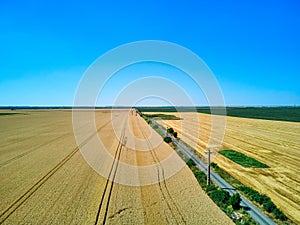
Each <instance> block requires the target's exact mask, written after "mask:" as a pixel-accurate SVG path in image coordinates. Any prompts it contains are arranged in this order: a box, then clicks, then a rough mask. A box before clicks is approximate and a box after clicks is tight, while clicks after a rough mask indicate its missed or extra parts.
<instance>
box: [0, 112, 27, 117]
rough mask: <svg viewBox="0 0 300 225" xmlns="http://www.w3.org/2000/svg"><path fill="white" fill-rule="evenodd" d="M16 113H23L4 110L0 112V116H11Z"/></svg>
mask: <svg viewBox="0 0 300 225" xmlns="http://www.w3.org/2000/svg"><path fill="white" fill-rule="evenodd" d="M17 114H23V113H6V112H5V113H4V112H0V116H12V115H17Z"/></svg>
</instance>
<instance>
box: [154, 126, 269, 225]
mask: <svg viewBox="0 0 300 225" xmlns="http://www.w3.org/2000/svg"><path fill="white" fill-rule="evenodd" d="M152 123H154V124H156V125H157V126H158V127H159V129H160V130H161V131H162V132H164V133H165V134H166V129H165V128H163V127H162V126H161V125H159V124H158V123H156V122H154V121H152ZM171 138H172V141H173V143H174V144H176V145H177V147H178V148H179V149H180V150H181V151H182V152H183V153H184V154H185V155H186V156H187V157H189V158H191V159H192V160H194V162H195V163H196V165H197V166H198V168H199V169H200V170H202V171H203V172H205V173H207V167H206V165H205V164H204V162H202V161H201V160H200V159H199V158H197V157H196V156H195V155H194V154H193V153H192V152H190V151H189V149H187V148H186V147H185V146H184V145H182V144H181V143H180V142H178V141H177V140H176V139H175V138H173V137H171ZM210 176H211V180H212V181H213V182H214V183H215V184H217V185H218V186H219V187H220V188H222V189H225V190H227V191H228V192H229V194H230V195H233V194H235V193H237V192H236V190H235V189H234V188H233V187H232V186H231V185H230V184H229V183H227V182H226V181H225V180H224V179H223V178H221V177H220V176H219V175H218V174H216V173H215V172H213V171H211V172H210ZM240 196H241V199H242V201H241V206H242V207H243V208H245V209H246V211H247V212H248V213H249V214H250V215H251V217H252V218H253V219H254V220H255V221H256V222H257V223H259V224H262V225H275V223H274V222H273V221H272V220H271V219H270V218H269V217H268V216H266V215H265V214H264V213H263V212H261V211H260V209H258V208H257V207H256V206H255V205H253V204H252V203H251V202H250V201H249V200H247V199H246V198H245V197H244V196H242V195H240Z"/></svg>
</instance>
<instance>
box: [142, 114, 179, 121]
mask: <svg viewBox="0 0 300 225" xmlns="http://www.w3.org/2000/svg"><path fill="white" fill-rule="evenodd" d="M146 116H147V117H148V118H155V119H157V118H159V119H162V120H180V118H179V117H177V116H174V115H168V114H147V115H146Z"/></svg>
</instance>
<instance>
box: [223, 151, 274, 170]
mask: <svg viewBox="0 0 300 225" xmlns="http://www.w3.org/2000/svg"><path fill="white" fill-rule="evenodd" d="M219 153H220V154H221V155H223V156H225V157H226V158H228V159H230V160H231V161H233V162H235V163H237V164H239V165H241V166H243V167H252V168H269V166H267V165H266V164H264V163H261V162H259V161H257V160H256V159H253V158H251V157H249V156H247V155H245V154H243V153H241V152H237V151H234V150H221V151H219Z"/></svg>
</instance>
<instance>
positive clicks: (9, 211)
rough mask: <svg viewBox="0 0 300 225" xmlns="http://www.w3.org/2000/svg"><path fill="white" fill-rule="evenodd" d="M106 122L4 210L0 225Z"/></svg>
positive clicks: (0, 216)
mask: <svg viewBox="0 0 300 225" xmlns="http://www.w3.org/2000/svg"><path fill="white" fill-rule="evenodd" d="M110 122H111V121H108V122H107V123H105V124H104V125H103V126H101V127H100V128H98V130H97V131H96V132H94V133H93V134H91V135H90V136H89V137H88V138H87V139H86V140H85V141H83V142H82V143H81V144H80V145H79V146H77V147H76V148H75V149H73V150H72V151H71V152H70V153H69V154H68V155H67V156H66V157H65V158H64V159H62V160H61V161H60V162H59V163H58V164H57V165H56V166H55V167H54V168H53V169H51V170H50V171H49V172H48V173H47V174H46V175H44V176H43V177H42V178H40V179H39V180H38V182H36V183H35V184H34V185H33V186H32V187H31V188H29V189H28V190H27V191H26V192H25V193H24V194H23V195H21V196H20V197H19V198H17V199H16V200H15V201H14V202H13V203H12V204H11V205H10V206H9V207H8V208H6V209H5V210H4V211H3V212H2V213H1V214H0V224H2V223H3V222H4V221H5V220H6V219H7V218H8V217H9V216H10V215H11V214H12V213H13V212H14V211H15V210H16V209H18V208H19V207H20V206H21V205H22V204H23V203H24V202H25V201H26V200H27V199H28V198H30V196H31V195H32V194H34V192H36V191H37V190H38V189H39V188H40V187H41V186H42V185H43V184H44V183H45V182H46V181H47V180H48V179H49V178H50V177H51V176H52V175H53V174H54V173H55V172H56V171H58V170H59V169H60V168H61V167H62V166H63V165H64V164H65V163H66V162H68V161H69V160H70V159H71V158H72V157H73V156H74V155H75V154H76V153H77V152H78V150H79V149H80V147H82V146H84V145H86V144H87V143H88V142H89V141H90V140H91V139H92V138H93V137H94V136H95V135H96V134H97V132H98V131H100V130H101V129H102V128H103V127H105V126H106V125H107V124H109V123H110Z"/></svg>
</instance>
